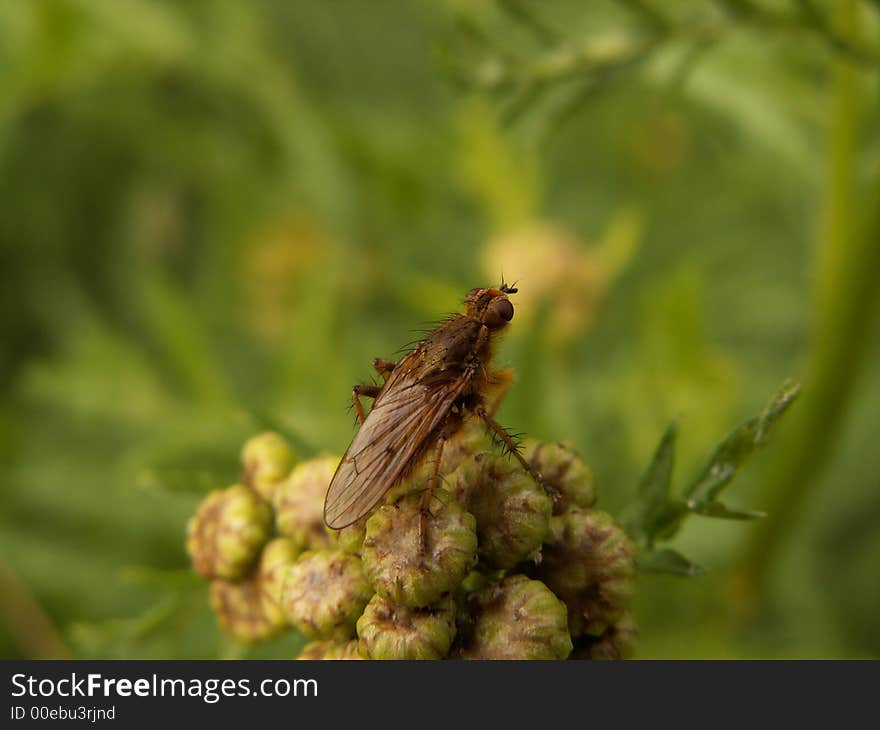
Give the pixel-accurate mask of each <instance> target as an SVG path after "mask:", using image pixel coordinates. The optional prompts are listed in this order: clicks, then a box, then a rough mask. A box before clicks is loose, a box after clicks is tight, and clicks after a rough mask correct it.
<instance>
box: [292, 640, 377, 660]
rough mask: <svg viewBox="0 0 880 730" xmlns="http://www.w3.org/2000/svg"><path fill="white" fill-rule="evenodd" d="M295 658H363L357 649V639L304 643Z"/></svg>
mask: <svg viewBox="0 0 880 730" xmlns="http://www.w3.org/2000/svg"><path fill="white" fill-rule="evenodd" d="M297 659H312V660H314V659H343V660H351V659H363V657H362V656H361V655H360V653H359V651H358V642H357V639H352V640H351V641H346V642H345V643H344V644H337V643H336V642H335V641H313V642H311V643H310V644H306V645H305V646H304V647H303V649H302V651H301V652H300V653H299V656H298V657H297Z"/></svg>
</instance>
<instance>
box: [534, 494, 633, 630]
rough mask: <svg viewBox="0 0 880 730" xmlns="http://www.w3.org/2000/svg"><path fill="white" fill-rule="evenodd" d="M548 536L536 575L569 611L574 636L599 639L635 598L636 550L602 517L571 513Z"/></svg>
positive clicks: (556, 521) (557, 521)
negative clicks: (588, 635) (589, 636)
mask: <svg viewBox="0 0 880 730" xmlns="http://www.w3.org/2000/svg"><path fill="white" fill-rule="evenodd" d="M550 532H551V535H550V537H549V538H548V540H547V543H546V544H545V545H544V550H543V558H542V561H541V564H540V565H539V566H538V567H537V569H536V571H535V573H536V576H537V577H538V578H540V579H541V580H543V581H544V582H545V583H546V584H547V585H548V586H549V587H550V589H551V590H552V591H553V592H554V593H555V594H556V595H557V596H559V597H560V598H561V599H562V600H563V601H564V602H565V604H566V606H568V625H569V628H570V629H571V634H572V636H580V635H581V634H585V633H586V634H591V635H593V636H599V635H600V634H602V632H604V631H605V630H606V629H607V628H608V627H609V626H610V625H612V624H613V623H614V622H615V621H617V620H618V619H619V618H620V617H621V616H622V615H623V612H624V611H625V610H626V609H627V608H628V606H629V604H630V601H631V600H632V597H633V594H634V593H635V585H636V546H635V545H634V544H633V543H632V541H630V539H629V538H628V537H627V535H626V533H625V532H624V531H623V528H622V527H620V526H619V525H618V524H617V523H616V522H615V521H614V520H613V519H612V518H611V516H610V515H608V514H606V513H605V512H587V511H585V510H580V509H571V510H569V511H568V512H566V513H565V514H563V515H560V516H559V517H554V518H553V519H551V520H550Z"/></svg>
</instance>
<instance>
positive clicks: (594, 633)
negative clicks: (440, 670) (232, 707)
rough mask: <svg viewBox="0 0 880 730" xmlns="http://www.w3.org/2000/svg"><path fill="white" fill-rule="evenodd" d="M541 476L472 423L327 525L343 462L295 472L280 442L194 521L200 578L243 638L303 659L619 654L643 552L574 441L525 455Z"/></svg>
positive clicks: (253, 455)
mask: <svg viewBox="0 0 880 730" xmlns="http://www.w3.org/2000/svg"><path fill="white" fill-rule="evenodd" d="M523 454H524V456H525V458H526V459H527V461H528V463H529V464H530V466H531V468H532V470H533V471H534V472H535V473H538V474H540V475H541V479H540V483H538V481H536V480H535V479H534V478H533V477H532V476H531V475H530V474H529V473H528V472H527V471H526V470H525V469H523V468H522V467H521V466H520V464H519V462H518V461H517V460H515V459H513V458H511V457H509V456H505V455H502V454H499V453H498V451H497V449H495V448H493V447H492V446H491V445H490V444H489V443H488V442H487V440H486V439H485V437H484V436H483V435H482V433H480V432H479V431H478V430H477V429H475V428H473V427H471V426H468V427H466V428H465V429H463V431H462V432H461V434H460V435H459V436H458V437H457V438H455V439H453V440H451V441H450V442H449V444H448V446H447V448H446V450H445V452H444V457H443V461H442V462H441V468H440V473H441V475H442V485H441V486H439V487H437V488H435V489H434V490H433V493H432V494H431V499H430V503H428V500H427V499H426V495H427V493H426V491H425V490H426V486H427V483H428V477H429V474H430V469H429V468H422V469H419V470H417V471H416V472H415V473H414V474H413V476H412V477H410V479H408V480H407V481H406V482H405V483H404V484H401V485H399V486H397V487H396V488H395V489H393V490H391V491H390V492H389V493H388V495H387V496H386V498H385V500H384V502H383V503H382V504H380V505H379V506H378V507H377V508H376V509H374V510H373V512H372V513H371V514H370V515H368V516H367V517H365V518H364V519H362V520H360V521H359V522H357V523H355V524H353V525H350V526H349V527H346V528H343V529H342V530H339V531H335V530H329V529H328V528H326V527H325V526H324V524H323V520H322V512H323V500H324V495H325V494H326V491H327V487H328V486H329V483H330V480H331V478H332V475H333V472H334V470H335V468H336V465H337V463H338V459H337V458H335V457H331V456H318V457H315V458H313V459H309V460H307V461H301V462H296V460H295V458H294V456H293V453H292V451H291V449H290V447H289V445H287V443H286V442H285V441H284V439H283V438H281V437H280V436H278V435H277V434H273V433H266V434H260V435H259V436H255V437H254V438H252V439H251V440H249V441H248V442H247V444H245V447H244V449H243V451H242V463H243V477H242V483H241V484H237V485H235V486H232V487H229V488H227V489H225V490H219V491H216V492H212V493H211V494H209V495H208V496H207V497H206V498H205V500H204V501H203V503H202V504H201V505H200V506H199V508H198V511H197V512H196V514H195V515H194V516H193V518H192V519H191V520H190V523H189V527H188V533H187V549H188V552H189V555H190V558H191V561H192V565H193V569H194V570H195V571H197V572H199V573H200V574H202V575H204V576H206V577H208V578H211V579H212V581H213V582H212V585H211V601H212V606H213V607H214V611H215V613H216V614H217V616H218V619H219V621H220V624H221V626H222V627H223V628H224V629H225V630H226V631H228V632H229V633H230V634H232V635H233V636H234V637H236V638H238V639H240V640H242V641H248V642H252V641H258V640H262V639H266V638H269V637H271V636H274V635H276V634H277V633H279V632H281V631H283V630H285V629H287V628H289V627H295V628H296V629H298V630H299V632H301V633H302V634H303V635H305V636H306V637H307V638H308V639H309V640H310V641H311V643H309V644H307V645H306V647H305V648H304V649H303V650H302V653H301V655H300V657H299V658H301V659H443V658H458V659H565V658H569V657H570V658H585V659H619V658H626V657H628V656H630V655H631V654H632V651H633V648H634V644H635V641H636V638H637V635H638V631H637V628H636V624H635V620H634V616H633V613H632V610H631V607H630V604H631V601H632V597H633V593H634V588H635V577H636V564H635V560H636V555H635V547H634V545H633V543H632V542H631V541H630V540H629V538H628V537H627V536H626V534H625V533H624V531H623V530H622V528H620V527H619V526H618V525H617V524H616V523H615V522H614V521H613V519H612V518H611V517H610V516H609V515H607V514H606V513H604V512H600V511H597V510H595V509H594V506H595V501H596V489H595V480H594V478H593V474H592V471H591V470H590V468H589V466H587V464H586V463H584V461H583V460H582V459H581V458H580V456H578V454H577V453H575V452H574V451H573V450H572V449H571V447H569V446H567V445H565V444H558V443H532V444H528V445H527V446H526V448H525V449H524V451H523Z"/></svg>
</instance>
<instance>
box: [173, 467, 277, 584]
mask: <svg viewBox="0 0 880 730" xmlns="http://www.w3.org/2000/svg"><path fill="white" fill-rule="evenodd" d="M271 529H272V510H271V508H270V507H269V505H268V504H266V503H265V502H264V501H263V500H262V499H261V498H260V497H259V496H258V495H257V494H256V493H255V492H253V491H252V490H250V489H248V488H247V487H245V486H243V485H241V484H236V485H235V486H232V487H229V488H227V489H218V490H215V491H213V492H211V493H210V494H209V495H208V496H207V497H205V499H204V500H203V501H202V503H201V504H200V505H199V508H198V510H197V511H196V513H195V515H193V517H191V518H190V520H189V523H188V524H187V536H186V550H187V553H189V557H190V560H191V562H192V566H193V569H194V570H195V571H196V572H197V573H200V574H201V575H204V576H206V577H208V578H224V579H227V580H236V579H238V578H241V577H243V576H244V575H245V574H246V573H247V572H248V570H249V569H250V567H251V565H252V564H253V563H254V560H255V559H256V557H257V555H258V554H259V552H260V549H261V548H262V547H263V545H264V544H265V543H266V541H267V540H268V539H269V535H270V533H271Z"/></svg>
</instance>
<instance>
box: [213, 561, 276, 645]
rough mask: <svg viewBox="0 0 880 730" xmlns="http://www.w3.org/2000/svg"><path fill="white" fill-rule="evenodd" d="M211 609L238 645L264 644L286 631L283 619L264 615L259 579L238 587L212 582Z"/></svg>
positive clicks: (240, 584) (242, 582)
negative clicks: (263, 642)
mask: <svg viewBox="0 0 880 730" xmlns="http://www.w3.org/2000/svg"><path fill="white" fill-rule="evenodd" d="M211 607H212V608H213V609H214V613H215V614H216V615H217V619H218V620H219V621H220V626H222V627H223V630H224V631H226V632H227V633H228V634H231V635H232V636H234V637H235V638H236V639H238V640H239V641H244V642H247V643H252V642H255V641H262V640H264V639H268V638H270V637H272V636H274V635H275V634H277V633H279V632H280V631H281V630H282V629H283V628H284V618H283V617H280V616H278V615H277V614H276V615H275V616H268V615H266V613H265V612H264V610H263V596H262V589H261V587H260V582H259V580H258V579H257V578H256V577H251V578H248V579H246V580H243V581H238V582H235V583H233V582H232V581H228V580H214V581H212V582H211Z"/></svg>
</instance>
